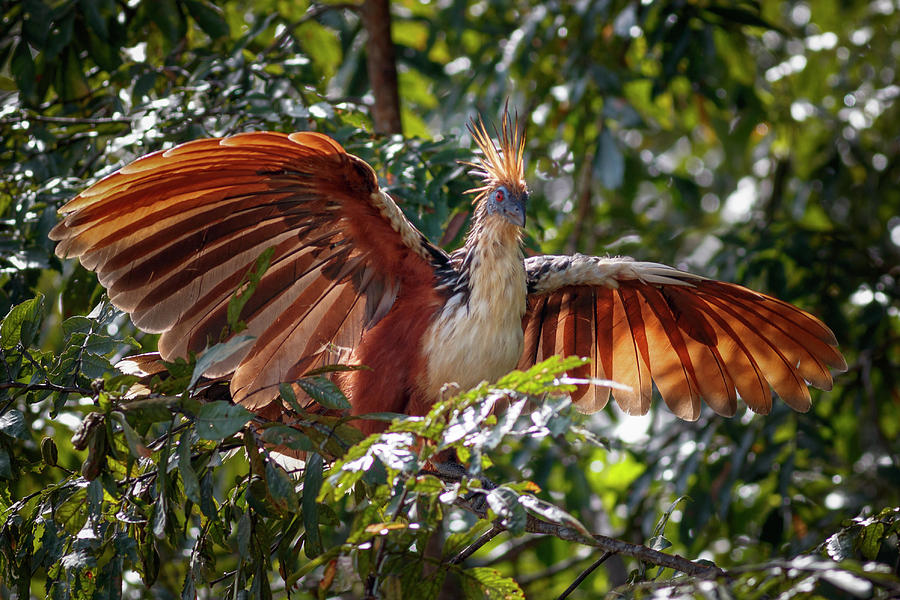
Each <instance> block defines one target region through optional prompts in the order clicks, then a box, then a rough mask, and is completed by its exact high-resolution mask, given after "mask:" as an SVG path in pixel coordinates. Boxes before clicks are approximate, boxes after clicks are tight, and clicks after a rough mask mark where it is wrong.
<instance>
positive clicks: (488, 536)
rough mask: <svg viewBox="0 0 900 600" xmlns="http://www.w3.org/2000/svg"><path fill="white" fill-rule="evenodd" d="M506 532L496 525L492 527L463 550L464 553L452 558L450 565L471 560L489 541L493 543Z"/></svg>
mask: <svg viewBox="0 0 900 600" xmlns="http://www.w3.org/2000/svg"><path fill="white" fill-rule="evenodd" d="M504 531H506V530H505V529H504V528H503V527H500V526H498V525H497V524H496V523H495V524H494V525H493V527H491V528H490V529H489V530H488V531H486V532H485V533H483V534H481V537H479V538H478V539H477V540H475V542H474V543H472V544H471V545H470V546H469V547H467V548H466V549H465V550H463V551H462V552H460V553H459V554H457V555H456V556H454V557H453V558H451V559H450V564H451V565H458V564H460V563H461V562H463V561H464V560H466V559H467V558H469V557H470V556H472V555H473V554H475V553H476V552H477V551H478V550H479V549H480V548H481V547H482V546H484V545H485V544H487V543H488V542H489V541H491V540H492V539H494V538H495V537H497V536H498V535H500V534H501V533H503V532H504Z"/></svg>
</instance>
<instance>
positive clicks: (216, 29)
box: [184, 0, 230, 40]
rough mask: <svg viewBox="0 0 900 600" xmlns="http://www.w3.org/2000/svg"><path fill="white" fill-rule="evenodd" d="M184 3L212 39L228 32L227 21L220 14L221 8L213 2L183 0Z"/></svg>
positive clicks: (223, 35)
mask: <svg viewBox="0 0 900 600" xmlns="http://www.w3.org/2000/svg"><path fill="white" fill-rule="evenodd" d="M184 5H185V6H186V7H187V9H188V12H189V13H191V16H192V17H194V20H195V21H197V24H198V25H200V28H201V29H202V30H203V31H205V32H206V34H207V35H208V36H209V37H211V38H212V39H214V40H215V39H218V38H220V37H225V36H227V35H228V34H229V33H230V30H229V29H228V23H227V22H226V21H225V19H224V18H223V16H222V9H220V8H219V7H217V6H216V5H215V4H212V3H211V2H203V1H201V0H184Z"/></svg>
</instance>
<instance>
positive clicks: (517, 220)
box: [501, 194, 526, 227]
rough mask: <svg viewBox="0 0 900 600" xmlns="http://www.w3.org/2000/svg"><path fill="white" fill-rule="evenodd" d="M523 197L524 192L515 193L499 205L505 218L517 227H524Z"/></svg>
mask: <svg viewBox="0 0 900 600" xmlns="http://www.w3.org/2000/svg"><path fill="white" fill-rule="evenodd" d="M525 198H526V196H525V194H516V195H515V196H512V197H511V198H510V199H509V200H507V201H506V202H504V203H503V205H502V207H501V210H502V211H503V216H504V217H506V220H507V221H509V222H510V223H512V224H513V225H518V226H519V227H525Z"/></svg>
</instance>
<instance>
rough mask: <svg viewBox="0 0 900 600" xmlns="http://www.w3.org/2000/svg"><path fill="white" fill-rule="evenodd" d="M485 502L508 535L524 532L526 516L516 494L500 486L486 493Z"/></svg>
mask: <svg viewBox="0 0 900 600" xmlns="http://www.w3.org/2000/svg"><path fill="white" fill-rule="evenodd" d="M487 502H488V506H490V507H491V510H492V511H494V514H496V515H497V517H499V518H500V521H501V523H502V524H503V526H504V527H506V528H507V529H509V531H510V533H512V534H513V535H519V534H521V533H523V532H524V531H525V525H526V523H527V522H528V515H527V514H526V513H525V509H524V507H523V506H522V504H521V503H520V502H519V495H518V494H517V493H516V492H514V491H513V490H511V489H510V488H508V487H506V486H502V485H501V486H500V487H498V488H494V489H493V490H491V491H490V492H488V494H487Z"/></svg>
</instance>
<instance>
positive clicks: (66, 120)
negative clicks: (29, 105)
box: [0, 113, 133, 125]
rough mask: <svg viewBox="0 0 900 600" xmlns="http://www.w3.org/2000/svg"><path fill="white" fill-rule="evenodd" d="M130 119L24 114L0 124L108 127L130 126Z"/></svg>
mask: <svg viewBox="0 0 900 600" xmlns="http://www.w3.org/2000/svg"><path fill="white" fill-rule="evenodd" d="M132 120H133V119H132V118H130V117H51V116H48V115H39V114H29V113H26V114H24V115H22V116H20V117H18V118H6V119H0V123H2V124H4V125H6V124H9V123H20V122H21V121H38V122H41V123H59V124H62V125H108V124H111V123H113V124H130V123H131V122H132Z"/></svg>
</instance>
